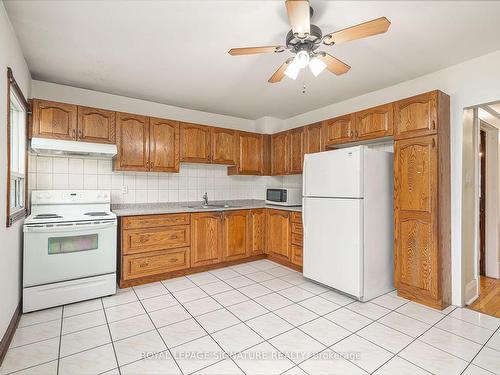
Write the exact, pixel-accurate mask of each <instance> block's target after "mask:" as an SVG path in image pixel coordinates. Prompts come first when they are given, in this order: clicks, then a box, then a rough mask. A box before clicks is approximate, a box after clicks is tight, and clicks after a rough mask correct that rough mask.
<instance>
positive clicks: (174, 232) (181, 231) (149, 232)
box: [122, 225, 191, 254]
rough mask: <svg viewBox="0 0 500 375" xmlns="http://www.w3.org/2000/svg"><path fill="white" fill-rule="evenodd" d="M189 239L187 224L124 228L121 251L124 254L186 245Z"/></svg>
mask: <svg viewBox="0 0 500 375" xmlns="http://www.w3.org/2000/svg"><path fill="white" fill-rule="evenodd" d="M190 239H191V238H190V233H189V225H183V226H178V227H165V228H146V229H130V230H124V231H123V233H122V241H123V242H122V251H123V253H124V254H134V253H144V252H147V251H155V250H165V249H174V248H176V247H186V246H189V242H190Z"/></svg>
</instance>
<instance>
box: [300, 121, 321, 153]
mask: <svg viewBox="0 0 500 375" xmlns="http://www.w3.org/2000/svg"><path fill="white" fill-rule="evenodd" d="M321 151H324V149H323V125H322V124H321V122H318V123H316V124H311V125H307V126H305V127H304V153H305V154H313V153H315V152H321Z"/></svg>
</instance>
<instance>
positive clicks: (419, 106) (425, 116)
mask: <svg viewBox="0 0 500 375" xmlns="http://www.w3.org/2000/svg"><path fill="white" fill-rule="evenodd" d="M437 96H438V93H437V92H436V91H433V92H430V93H426V94H422V95H417V96H414V97H411V98H407V99H403V100H400V101H398V102H396V103H395V104H394V105H395V108H394V123H395V126H396V131H395V134H396V139H402V138H409V137H420V136H425V135H432V134H436V132H437Z"/></svg>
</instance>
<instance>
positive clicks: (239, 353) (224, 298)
mask: <svg viewBox="0 0 500 375" xmlns="http://www.w3.org/2000/svg"><path fill="white" fill-rule="evenodd" d="M499 326H500V319H496V318H493V317H490V316H486V315H483V314H479V313H476V312H474V311H471V310H466V309H455V308H453V307H451V308H448V309H446V310H445V311H442V312H441V311H437V310H433V309H429V308H426V307H424V306H421V305H418V304H415V303H413V302H409V301H407V300H405V299H402V298H399V297H397V296H396V294H395V293H394V292H391V293H388V294H386V295H384V296H381V297H379V298H376V299H375V300H373V301H371V302H368V303H360V302H356V301H354V300H352V299H350V298H348V297H346V296H344V295H341V294H338V293H336V292H334V291H331V290H329V289H326V288H324V287H322V286H320V285H317V284H315V283H311V282H310V281H307V280H306V279H304V278H303V277H302V276H301V274H299V273H297V272H294V271H292V270H290V269H288V268H284V267H282V266H280V265H278V264H276V263H273V262H271V261H268V260H260V261H256V262H252V263H246V264H242V265H237V266H234V267H226V268H222V269H218V270H214V271H211V272H204V273H199V274H195V275H190V276H187V277H181V278H177V279H171V280H165V281H163V282H158V283H153V284H148V285H142V286H138V287H134V288H129V289H123V290H120V291H119V292H118V294H116V295H115V296H111V297H107V298H102V299H101V298H99V299H96V300H92V301H86V302H81V303H77V304H73V305H68V306H64V307H57V308H53V309H48V310H44V311H39V312H34V313H30V314H26V315H23V317H22V318H21V321H20V324H19V328H18V329H17V331H16V334H15V336H14V339H13V340H12V344H11V347H10V349H9V351H8V353H7V356H6V358H5V360H4V363H3V365H2V367H1V368H0V374H11V373H16V374H36V375H45V374H46V375H49V374H71V375H73V374H108V375H109V374H134V375H139V374H141V375H142V374H192V373H196V374H214V375H215V374H217V375H219V374H244V373H246V374H311V375H312V374H366V373H373V374H382V375H384V374H395V375H402V374H429V373H431V374H447V375H448V374H469V375H471V374H493V373H495V374H500V331H499Z"/></svg>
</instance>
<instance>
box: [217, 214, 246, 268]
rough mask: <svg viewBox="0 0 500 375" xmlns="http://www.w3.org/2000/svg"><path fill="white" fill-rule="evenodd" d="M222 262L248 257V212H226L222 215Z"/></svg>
mask: <svg viewBox="0 0 500 375" xmlns="http://www.w3.org/2000/svg"><path fill="white" fill-rule="evenodd" d="M222 233H223V237H224V239H223V249H222V260H224V261H229V260H236V259H242V258H247V257H248V256H249V255H250V242H251V238H250V210H238V211H226V212H224V215H223V227H222Z"/></svg>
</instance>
